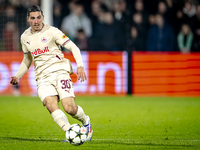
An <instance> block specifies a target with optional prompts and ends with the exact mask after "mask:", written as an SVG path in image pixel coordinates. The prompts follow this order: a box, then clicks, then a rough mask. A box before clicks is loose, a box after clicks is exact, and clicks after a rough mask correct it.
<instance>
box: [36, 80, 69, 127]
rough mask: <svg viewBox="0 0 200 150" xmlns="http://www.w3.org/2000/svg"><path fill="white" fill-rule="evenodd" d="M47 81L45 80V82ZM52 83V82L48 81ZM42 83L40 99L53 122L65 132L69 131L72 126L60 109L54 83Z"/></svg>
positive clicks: (39, 87)
mask: <svg viewBox="0 0 200 150" xmlns="http://www.w3.org/2000/svg"><path fill="white" fill-rule="evenodd" d="M44 81H45V80H44ZM48 81H51V80H48ZM48 81H47V82H41V84H40V83H39V84H38V96H39V97H40V99H41V101H42V103H43V105H44V106H46V108H47V110H48V111H49V112H50V114H51V116H52V118H53V120H54V121H55V122H56V123H57V124H58V125H59V126H60V128H61V129H62V130H64V131H67V129H68V128H69V126H70V124H69V121H68V119H67V116H66V115H65V113H64V112H63V111H62V110H60V109H59V106H58V101H59V99H58V96H57V95H58V93H57V91H56V89H55V87H54V86H53V85H52V83H48Z"/></svg>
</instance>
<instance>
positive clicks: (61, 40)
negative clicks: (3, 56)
mask: <svg viewBox="0 0 200 150" xmlns="http://www.w3.org/2000/svg"><path fill="white" fill-rule="evenodd" d="M54 30H55V31H54V38H55V42H56V43H57V44H59V45H61V46H64V45H65V44H66V43H67V42H69V41H70V39H69V38H68V37H67V36H66V35H65V34H64V33H63V32H62V31H60V30H59V29H57V28H54Z"/></svg>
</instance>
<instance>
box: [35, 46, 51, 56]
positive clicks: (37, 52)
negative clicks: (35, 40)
mask: <svg viewBox="0 0 200 150" xmlns="http://www.w3.org/2000/svg"><path fill="white" fill-rule="evenodd" d="M46 52H49V48H48V46H46V47H45V48H44V49H43V50H42V49H40V48H38V49H35V51H34V52H31V53H32V55H33V56H37V55H41V54H44V53H46Z"/></svg>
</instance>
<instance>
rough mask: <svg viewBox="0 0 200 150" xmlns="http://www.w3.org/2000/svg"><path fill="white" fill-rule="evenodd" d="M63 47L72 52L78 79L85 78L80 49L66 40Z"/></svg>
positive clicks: (82, 79) (83, 79)
mask: <svg viewBox="0 0 200 150" xmlns="http://www.w3.org/2000/svg"><path fill="white" fill-rule="evenodd" d="M64 47H65V48H66V49H68V50H70V51H71V52H72V54H73V56H74V58H75V60H76V63H77V75H78V80H80V81H81V82H83V81H85V80H87V77H86V74H85V70H84V66H83V61H82V57H81V52H80V49H79V48H78V47H77V46H76V45H75V44H74V43H73V42H72V41H68V42H67V43H66V44H65V45H64Z"/></svg>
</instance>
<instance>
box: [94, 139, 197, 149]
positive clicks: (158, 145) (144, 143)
mask: <svg viewBox="0 0 200 150" xmlns="http://www.w3.org/2000/svg"><path fill="white" fill-rule="evenodd" d="M103 143H104V144H108V145H109V146H110V145H116V144H119V145H127V146H131V145H138V146H151V147H154V146H155V147H156V146H157V147H158V148H159V147H165V146H168V147H169V146H170V147H172V148H173V147H174V148H175V147H179V148H181V147H182V148H183V147H196V146H195V145H189V144H188V145H187V144H184V145H182V144H180V145H179V144H168V143H160V144H158V143H151V142H148V141H145V142H144V141H141V142H138V141H137V142H135V141H134V140H129V141H126V140H125V141H118V140H107V141H106V140H103ZM92 144H102V141H101V140H99V141H98V140H93V142H92ZM156 149H157V148H156Z"/></svg>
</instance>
